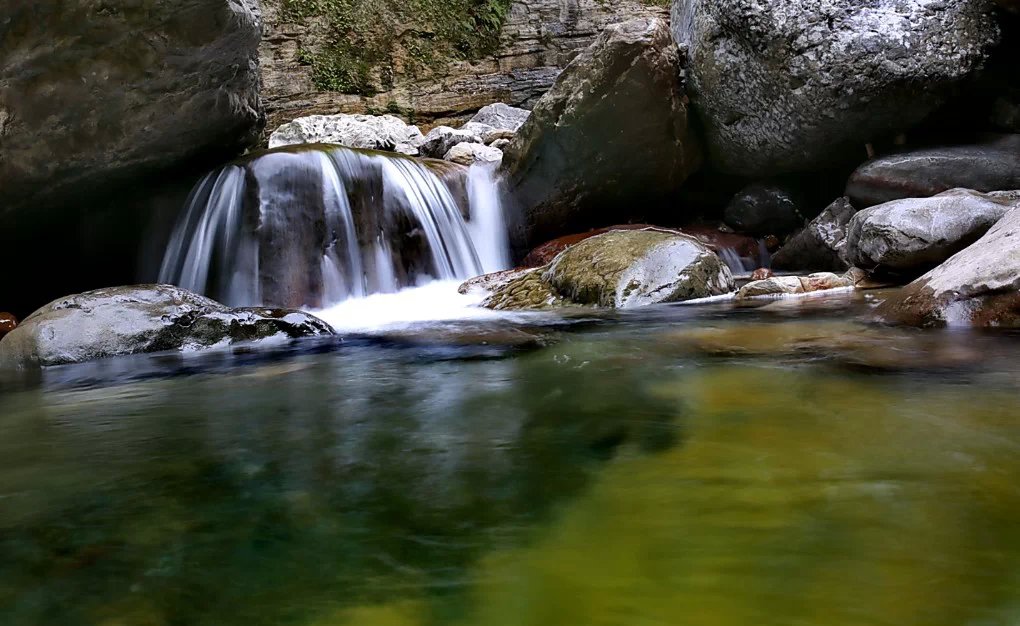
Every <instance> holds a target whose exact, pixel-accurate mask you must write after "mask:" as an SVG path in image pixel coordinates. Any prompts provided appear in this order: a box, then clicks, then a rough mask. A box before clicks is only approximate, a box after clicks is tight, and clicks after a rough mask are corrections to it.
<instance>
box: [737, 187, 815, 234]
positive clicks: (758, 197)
mask: <svg viewBox="0 0 1020 626" xmlns="http://www.w3.org/2000/svg"><path fill="white" fill-rule="evenodd" d="M800 205H801V200H800V198H799V197H798V194H796V193H795V192H793V191H791V190H789V189H787V188H785V187H782V186H779V185H771V184H754V185H750V186H748V187H746V188H744V189H743V190H741V191H740V192H739V193H738V194H737V195H735V196H734V197H733V199H732V200H731V201H730V203H729V205H728V206H727V207H726V212H725V213H724V216H723V221H724V222H726V225H727V226H729V227H730V228H733V229H734V230H736V231H737V232H742V233H748V234H751V235H754V236H756V237H764V236H766V235H785V234H787V233H790V232H792V231H794V230H796V229H797V228H800V227H801V226H802V225H803V224H804V217H803V215H802V211H801V207H800Z"/></svg>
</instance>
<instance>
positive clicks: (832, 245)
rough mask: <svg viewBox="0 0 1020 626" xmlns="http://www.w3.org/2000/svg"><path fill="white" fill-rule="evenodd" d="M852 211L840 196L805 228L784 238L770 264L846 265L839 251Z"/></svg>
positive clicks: (840, 268)
mask: <svg viewBox="0 0 1020 626" xmlns="http://www.w3.org/2000/svg"><path fill="white" fill-rule="evenodd" d="M855 213H856V211H855V210H854V207H853V206H852V205H851V204H850V201H849V200H848V199H847V198H839V199H838V200H836V201H835V202H833V203H832V204H830V205H829V206H828V207H827V208H826V209H825V210H824V211H822V213H821V215H819V216H818V217H816V218H815V219H814V220H812V221H811V223H810V224H808V225H807V226H806V227H805V228H804V230H802V231H800V232H799V233H797V234H796V235H794V236H792V237H790V239H789V240H787V242H786V243H785V244H784V245H783V247H782V248H781V249H780V250H779V252H777V253H776V255H775V256H774V257H773V258H772V267H774V268H775V269H778V270H819V271H830V272H842V271H844V270H846V269H848V266H847V262H846V261H845V260H844V259H843V255H842V252H843V247H844V246H845V245H846V228H847V225H848V224H849V223H850V220H851V219H852V218H853V216H854V214H855Z"/></svg>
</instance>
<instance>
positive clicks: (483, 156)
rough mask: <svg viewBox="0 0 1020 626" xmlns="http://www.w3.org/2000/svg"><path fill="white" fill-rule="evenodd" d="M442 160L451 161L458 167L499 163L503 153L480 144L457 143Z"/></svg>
mask: <svg viewBox="0 0 1020 626" xmlns="http://www.w3.org/2000/svg"><path fill="white" fill-rule="evenodd" d="M443 159H444V160H446V161H453V162H454V163H459V164H460V165H474V164H475V163H499V162H500V161H502V160H503V152H502V151H501V150H499V149H497V148H491V147H489V146H486V145H483V144H480V143H459V144H457V145H455V146H454V147H452V148H450V151H449V152H447V153H446V154H445V155H444V156H443Z"/></svg>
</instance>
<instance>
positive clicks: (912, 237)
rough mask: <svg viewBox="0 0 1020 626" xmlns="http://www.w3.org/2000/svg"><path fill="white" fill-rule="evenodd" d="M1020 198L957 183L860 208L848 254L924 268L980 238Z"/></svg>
mask: <svg viewBox="0 0 1020 626" xmlns="http://www.w3.org/2000/svg"><path fill="white" fill-rule="evenodd" d="M1017 204H1020V193H1013V194H1009V193H999V194H980V193H977V192H975V191H971V190H967V189H954V190H951V191H947V192H944V193H941V194H939V195H937V196H934V197H931V198H908V199H906V200H895V201H893V202H887V203H885V204H880V205H878V206H875V207H871V208H870V209H865V210H863V211H861V212H859V213H857V214H856V215H855V216H854V217H853V219H851V220H850V224H849V225H848V226H847V238H846V247H845V254H846V260H847V261H848V262H849V263H850V264H852V265H856V266H857V267H861V268H864V269H867V270H869V271H875V270H878V271H880V272H887V273H894V274H908V275H909V274H913V275H914V276H917V275H918V274H920V273H922V272H924V271H926V270H929V269H931V268H932V267H935V266H936V265H938V264H939V263H941V262H943V261H945V260H946V259H948V258H949V257H950V256H952V255H953V254H955V253H957V252H959V251H960V250H962V249H964V248H966V247H967V246H969V245H970V244H972V243H974V242H975V241H977V239H978V238H979V237H981V236H982V235H984V234H985V233H986V232H987V231H988V229H989V228H991V227H992V225H994V224H995V223H996V222H997V221H999V219H1000V218H1001V217H1002V216H1003V215H1005V214H1006V212H1007V211H1008V210H1009V209H1010V207H1011V206H1014V205H1017Z"/></svg>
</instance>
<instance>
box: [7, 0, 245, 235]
mask: <svg viewBox="0 0 1020 626" xmlns="http://www.w3.org/2000/svg"><path fill="white" fill-rule="evenodd" d="M8 4H10V6H6V7H5V8H4V20H3V21H2V22H0V138H2V143H3V155H2V157H0V214H8V215H9V214H10V213H11V212H13V213H14V215H15V219H21V218H22V216H21V212H25V213H31V212H33V211H38V210H40V208H41V206H40V205H52V204H55V203H56V204H59V203H61V202H62V201H66V200H73V201H74V203H75V208H78V207H79V206H80V205H78V204H77V203H78V202H79V201H80V196H81V194H83V193H85V194H92V193H94V192H95V191H97V190H99V189H104V188H105V189H109V188H112V187H115V185H116V183H118V182H121V181H126V180H130V179H133V178H136V177H141V176H145V175H149V174H153V173H155V172H158V171H161V170H165V169H169V168H174V167H179V166H181V165H182V164H183V163H185V162H187V161H188V160H189V159H195V158H201V159H209V160H215V159H223V158H229V157H231V156H233V155H235V154H237V153H238V152H239V151H241V150H243V149H244V148H245V147H247V146H249V145H250V144H251V143H252V142H253V141H254V140H255V139H256V138H257V137H258V133H259V131H260V130H261V125H262V123H263V121H264V120H263V114H262V110H261V102H260V100H259V94H258V90H259V76H258V44H259V40H260V38H261V14H260V12H259V7H258V3H257V2H256V1H255V0H182V1H181V2H172V3H171V2H128V1H127V0H113V1H111V2H92V1H90V2H63V1H60V0H38V1H34V2H12V3H8ZM24 219H26V220H27V219H28V218H27V216H25V217H24Z"/></svg>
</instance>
